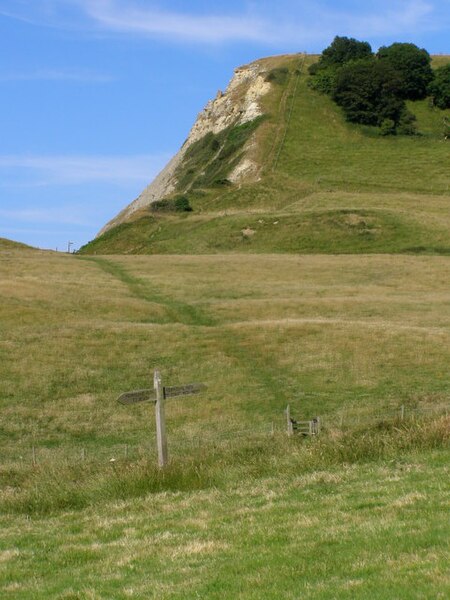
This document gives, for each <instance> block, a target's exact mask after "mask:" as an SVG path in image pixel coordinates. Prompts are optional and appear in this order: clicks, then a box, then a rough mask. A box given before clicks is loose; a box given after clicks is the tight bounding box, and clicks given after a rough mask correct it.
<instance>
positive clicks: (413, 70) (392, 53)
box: [377, 42, 434, 100]
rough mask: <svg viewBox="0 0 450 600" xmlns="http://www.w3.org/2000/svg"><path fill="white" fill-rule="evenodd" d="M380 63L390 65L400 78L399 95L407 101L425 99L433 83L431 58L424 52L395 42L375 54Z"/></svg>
mask: <svg viewBox="0 0 450 600" xmlns="http://www.w3.org/2000/svg"><path fill="white" fill-rule="evenodd" d="M377 58H378V59H379V61H380V62H383V63H388V64H390V65H391V66H392V67H393V68H394V69H395V70H396V71H397V72H398V73H399V74H400V76H401V78H402V80H403V83H402V90H401V95H402V97H403V98H405V99H407V100H420V99H421V98H425V97H426V95H427V92H428V86H429V85H430V83H431V81H433V77H434V74H433V70H432V68H431V57H430V55H429V54H428V52H427V51H426V50H424V49H423V48H418V47H417V46H416V45H415V44H405V43H400V42H396V43H394V44H391V45H390V46H382V47H381V48H380V49H379V50H378V53H377Z"/></svg>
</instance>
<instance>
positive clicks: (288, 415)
mask: <svg viewBox="0 0 450 600" xmlns="http://www.w3.org/2000/svg"><path fill="white" fill-rule="evenodd" d="M286 421H287V434H288V435H289V436H291V435H294V426H293V424H292V420H291V407H290V405H289V404H288V405H287V406H286Z"/></svg>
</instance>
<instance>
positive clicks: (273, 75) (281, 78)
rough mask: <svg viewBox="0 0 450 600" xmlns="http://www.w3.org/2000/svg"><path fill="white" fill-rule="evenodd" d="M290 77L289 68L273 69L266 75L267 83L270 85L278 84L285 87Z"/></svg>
mask: <svg viewBox="0 0 450 600" xmlns="http://www.w3.org/2000/svg"><path fill="white" fill-rule="evenodd" d="M288 75H289V69H288V68H287V67H278V68H276V69H272V70H271V71H269V73H267V75H266V81H268V82H270V83H277V84H278V85H284V84H285V83H286V80H287V78H288Z"/></svg>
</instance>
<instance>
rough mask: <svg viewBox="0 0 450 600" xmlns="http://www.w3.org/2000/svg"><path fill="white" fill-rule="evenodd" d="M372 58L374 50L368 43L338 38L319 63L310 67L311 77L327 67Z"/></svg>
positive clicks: (323, 53)
mask: <svg viewBox="0 0 450 600" xmlns="http://www.w3.org/2000/svg"><path fill="white" fill-rule="evenodd" d="M370 56H372V48H371V46H370V44H369V43H368V42H360V41H358V40H355V38H348V37H340V36H338V35H337V36H336V37H335V38H334V40H333V41H332V43H331V44H330V45H329V46H328V48H325V50H324V51H323V52H322V54H321V56H320V58H319V61H318V62H317V63H314V64H313V65H311V66H310V68H309V72H310V73H311V75H314V74H315V73H317V71H320V70H321V69H326V68H327V67H336V66H339V65H344V64H345V63H348V62H350V61H352V60H358V59H361V58H368V57H370Z"/></svg>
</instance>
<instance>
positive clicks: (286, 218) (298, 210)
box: [80, 56, 450, 254]
mask: <svg viewBox="0 0 450 600" xmlns="http://www.w3.org/2000/svg"><path fill="white" fill-rule="evenodd" d="M313 60H315V59H314V58H313V57H309V58H308V59H307V60H306V61H303V60H302V59H299V57H295V56H294V57H282V58H280V59H278V61H275V62H274V60H273V59H272V62H271V63H270V67H271V69H270V70H269V71H268V73H271V74H272V77H273V78H274V80H275V81H276V83H275V84H274V85H273V86H272V91H271V92H270V93H269V94H268V95H267V96H266V97H264V111H265V118H264V119H262V120H259V121H258V122H255V123H254V124H250V125H248V126H244V127H241V128H234V129H231V130H230V129H228V130H226V131H224V132H222V133H221V134H219V135H218V136H213V135H212V134H208V135H207V136H205V138H203V139H202V140H199V142H197V143H196V144H194V146H193V147H191V148H190V150H189V153H188V156H187V159H186V161H185V162H184V164H183V166H182V167H181V168H180V169H179V173H178V177H179V188H178V190H177V192H178V193H185V194H186V196H187V197H188V199H189V203H190V205H191V206H192V208H193V211H192V212H190V213H183V214H179V213H172V214H171V213H169V214H164V213H160V212H152V211H150V210H141V211H140V212H138V213H137V214H136V215H135V216H134V219H133V220H132V221H130V222H127V223H123V224H121V225H119V226H118V227H116V228H114V229H112V230H110V231H108V232H107V233H105V234H104V235H103V236H101V237H99V238H97V239H95V240H94V241H92V242H91V243H89V244H87V245H86V246H85V247H84V248H82V249H81V250H80V252H81V253H84V254H115V253H119V254H120V253H139V254H159V253H184V252H188V253H195V254H197V253H199V254H200V253H215V252H297V253H310V252H313V253H359V252H365V253H380V252H387V253H410V252H414V253H422V252H425V253H436V254H440V253H442V254H447V253H449V252H450V245H449V236H448V231H449V229H450V212H449V210H448V209H449V199H450V195H449V185H450V177H449V169H448V160H449V142H448V140H444V138H443V134H442V132H443V119H444V117H450V110H446V111H442V110H440V109H437V108H433V107H431V106H430V104H429V102H428V101H427V100H421V101H416V102H409V103H408V108H409V110H410V111H411V112H413V113H414V114H415V115H416V117H417V128H418V131H419V135H416V136H400V135H398V136H390V137H389V136H388V137H382V136H380V135H379V134H378V132H377V130H376V129H375V128H371V127H367V126H366V127H364V126H359V125H353V124H349V123H347V122H345V120H344V118H343V115H342V113H341V110H340V109H339V108H338V107H337V106H336V105H335V104H334V103H333V102H332V101H331V100H330V98H328V97H327V96H324V95H322V94H320V93H318V92H316V91H314V90H312V89H311V88H310V87H309V85H308V75H307V66H308V64H309V63H310V62H311V61H313ZM445 60H447V59H446V58H445V57H439V58H438V60H437V61H436V64H442V63H443V62H444V61H445ZM280 73H281V74H282V76H280V75H279V74H280ZM253 131H255V134H254V135H255V139H256V142H257V157H258V161H259V164H260V166H261V178H260V180H259V181H258V182H257V183H250V184H247V185H241V186H235V185H227V180H226V176H227V174H228V172H229V171H230V169H231V168H232V167H233V166H234V165H235V164H236V162H238V160H239V158H240V157H241V156H242V152H243V144H245V142H246V140H247V139H248V136H249V135H250V134H252V133H253ZM217 149H219V152H218V153H217ZM253 152H254V149H253ZM274 223H276V225H274Z"/></svg>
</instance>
